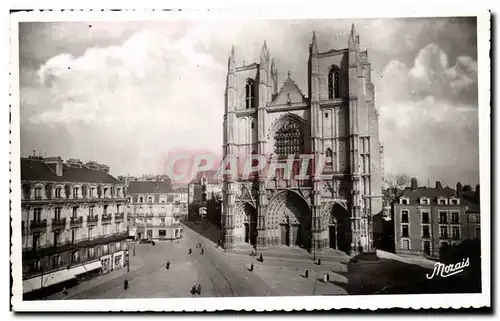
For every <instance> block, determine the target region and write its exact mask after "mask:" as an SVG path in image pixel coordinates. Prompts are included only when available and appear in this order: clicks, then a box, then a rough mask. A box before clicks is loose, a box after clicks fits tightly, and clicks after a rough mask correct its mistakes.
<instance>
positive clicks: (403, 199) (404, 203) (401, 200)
mask: <svg viewBox="0 0 500 321" xmlns="http://www.w3.org/2000/svg"><path fill="white" fill-rule="evenodd" d="M399 204H403V205H408V204H410V200H409V199H408V198H406V197H402V198H401V199H400V200H399Z"/></svg>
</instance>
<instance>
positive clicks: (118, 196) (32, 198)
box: [22, 195, 125, 201]
mask: <svg viewBox="0 0 500 321" xmlns="http://www.w3.org/2000/svg"><path fill="white" fill-rule="evenodd" d="M124 197H125V196H123V195H116V196H111V195H102V196H101V197H99V196H97V195H94V196H92V197H91V196H89V195H87V196H86V197H83V196H82V195H77V196H76V195H71V197H69V198H68V197H64V196H62V195H61V196H59V197H55V195H54V196H53V197H51V198H47V197H45V196H36V195H35V196H30V197H26V196H25V197H23V199H22V200H23V201H43V200H45V201H57V200H86V201H88V200H103V199H109V200H116V199H117V200H122V199H123V198H124Z"/></svg>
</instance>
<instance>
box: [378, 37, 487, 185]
mask: <svg viewBox="0 0 500 321" xmlns="http://www.w3.org/2000/svg"><path fill="white" fill-rule="evenodd" d="M378 91H379V93H378V97H379V99H378V101H379V109H380V122H381V124H380V125H381V128H382V129H381V139H382V141H383V142H384V145H385V152H386V155H388V156H387V157H386V159H385V168H386V170H387V171H388V172H396V173H397V172H404V173H408V174H409V175H414V176H416V177H418V178H420V179H421V180H423V181H424V182H423V184H426V183H427V181H428V180H430V181H434V180H440V181H442V182H444V183H447V184H450V185H453V184H454V183H455V182H458V181H467V182H474V183H476V182H478V181H479V136H478V111H477V62H476V61H475V60H474V59H472V58H471V57H465V56H459V57H458V58H457V59H456V62H455V64H454V65H452V66H451V67H450V61H449V58H448V55H447V54H446V53H445V52H444V51H443V50H442V49H441V48H440V47H439V46H438V45H436V44H429V45H427V46H425V47H424V48H422V49H421V50H420V51H419V52H418V54H417V56H416V57H415V59H414V64H413V66H407V65H406V64H404V63H403V62H400V61H397V60H393V61H391V62H390V63H389V64H387V66H386V67H385V68H384V72H383V78H382V82H381V84H380V86H379V89H378ZM387 128H391V130H390V131H388V130H387ZM394 132H397V133H398V134H397V135H394V134H393V133H394ZM450 168H452V169H453V170H450Z"/></svg>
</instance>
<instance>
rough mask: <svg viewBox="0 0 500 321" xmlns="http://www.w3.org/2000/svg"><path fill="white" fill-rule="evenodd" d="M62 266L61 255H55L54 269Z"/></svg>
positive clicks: (53, 260)
mask: <svg viewBox="0 0 500 321" xmlns="http://www.w3.org/2000/svg"><path fill="white" fill-rule="evenodd" d="M61 265H62V257H61V256H60V255H54V256H53V257H52V267H53V268H55V269H57V268H58V267H60V266H61Z"/></svg>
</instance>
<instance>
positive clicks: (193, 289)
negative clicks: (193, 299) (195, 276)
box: [191, 285, 196, 295]
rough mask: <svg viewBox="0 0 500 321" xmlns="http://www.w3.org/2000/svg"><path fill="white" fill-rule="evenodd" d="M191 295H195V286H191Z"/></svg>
mask: <svg viewBox="0 0 500 321" xmlns="http://www.w3.org/2000/svg"><path fill="white" fill-rule="evenodd" d="M191 294H192V295H195V294H196V285H193V286H192V287H191Z"/></svg>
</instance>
